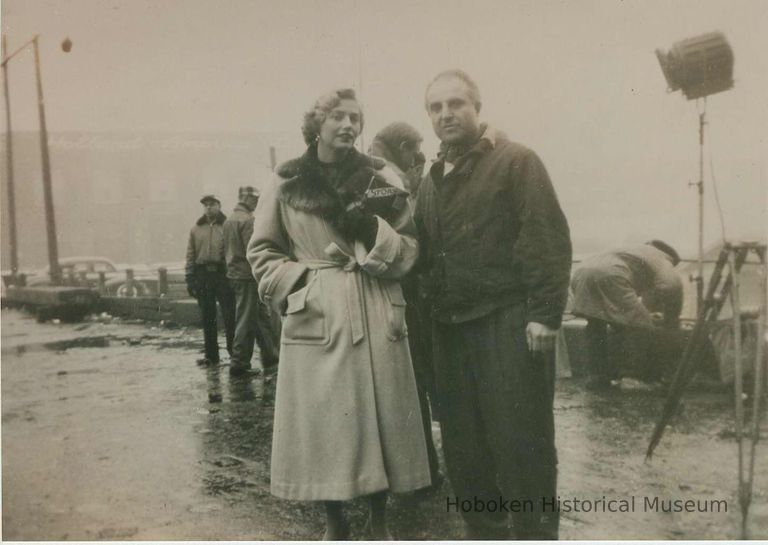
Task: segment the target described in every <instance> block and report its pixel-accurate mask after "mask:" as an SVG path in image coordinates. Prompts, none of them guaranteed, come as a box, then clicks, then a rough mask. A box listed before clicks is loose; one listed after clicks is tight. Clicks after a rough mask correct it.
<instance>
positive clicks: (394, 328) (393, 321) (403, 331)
mask: <svg viewBox="0 0 768 545" xmlns="http://www.w3.org/2000/svg"><path fill="white" fill-rule="evenodd" d="M384 291H386V293H387V298H388V299H389V305H388V308H387V338H388V339H389V340H390V341H399V340H400V339H402V338H403V337H406V336H407V335H408V327H407V326H406V324H405V305H406V303H405V298H404V297H403V289H402V288H401V287H400V283H399V282H391V283H387V284H385V286H384Z"/></svg>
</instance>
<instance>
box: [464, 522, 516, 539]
mask: <svg viewBox="0 0 768 545" xmlns="http://www.w3.org/2000/svg"><path fill="white" fill-rule="evenodd" d="M510 535H511V532H510V530H509V528H508V527H506V526H502V527H499V528H489V527H481V526H474V525H472V524H467V525H466V527H465V529H464V537H465V538H466V539H468V540H472V541H505V540H508V539H509V537H510Z"/></svg>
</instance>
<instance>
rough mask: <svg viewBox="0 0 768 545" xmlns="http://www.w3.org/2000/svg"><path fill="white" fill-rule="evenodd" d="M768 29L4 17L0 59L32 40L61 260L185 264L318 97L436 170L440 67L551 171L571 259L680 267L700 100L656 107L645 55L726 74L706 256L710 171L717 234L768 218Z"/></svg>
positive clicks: (119, 10) (716, 14)
mask: <svg viewBox="0 0 768 545" xmlns="http://www.w3.org/2000/svg"><path fill="white" fill-rule="evenodd" d="M766 23H768V2H765V1H761V0H751V1H748V0H741V1H732V0H719V1H714V0H696V1H685V0H676V1H674V2H670V1H650V0H645V1H642V2H627V1H594V0H593V1H587V0H583V1H563V2H560V1H551V0H550V1H508V0H498V1H497V0H474V1H472V2H468V1H464V2H460V1H455V0H454V1H451V0H442V1H421V2H411V1H404V0H403V1H400V0H392V1H386V2H363V1H356V2H355V1H349V0H344V1H342V0H326V1H322V2H321V1H316V2H311V1H297V0H285V1H280V2H275V1H251V0H248V1H246V0H228V1H225V2H210V1H208V0H205V1H204V0H183V1H182V0H163V1H161V0H154V1H149V0H69V1H66V0H56V1H52V0H51V1H49V0H5V1H3V2H2V30H3V33H4V34H5V35H6V36H7V39H8V46H9V50H10V51H13V50H15V49H16V48H17V47H18V46H19V45H21V44H22V43H23V42H25V41H27V40H28V39H30V38H31V37H32V36H33V35H34V34H36V33H39V34H40V35H41V38H40V44H41V60H42V64H43V83H44V89H45V99H46V112H47V118H48V128H49V130H50V131H51V141H52V144H51V152H52V165H53V184H54V191H55V199H56V206H57V214H58V217H57V219H58V227H59V235H58V238H59V241H60V244H61V246H62V250H61V251H60V253H61V255H76V254H90V253H99V254H104V255H108V257H111V258H112V259H114V260H116V261H173V260H178V259H183V251H184V246H185V244H186V233H187V232H188V229H189V227H190V226H191V224H192V222H193V221H194V220H195V219H196V218H197V217H198V216H199V215H200V212H201V210H200V205H199V204H198V199H199V197H200V195H201V193H202V192H207V191H215V192H217V193H220V194H221V197H222V200H223V201H224V208H225V211H229V210H230V209H231V208H232V206H233V205H234V204H235V203H234V195H235V193H236V189H237V186H238V185H242V184H244V183H252V184H254V185H257V186H259V185H262V184H263V183H264V182H265V180H266V179H267V178H268V176H269V154H268V147H269V145H275V146H276V147H277V150H278V159H280V160H283V159H287V158H289V157H291V156H293V155H295V154H298V153H301V151H302V149H303V143H302V140H301V134H300V130H299V126H300V122H301V117H302V113H303V112H304V111H305V110H306V109H307V108H308V107H309V105H310V104H311V103H312V101H313V100H314V99H315V98H316V97H317V96H318V95H319V94H321V93H323V92H325V91H327V90H330V89H332V88H336V87H346V86H351V87H355V88H356V89H357V90H358V92H359V95H360V98H361V101H362V103H363V107H364V112H365V121H366V126H365V130H364V134H363V140H364V143H365V145H366V146H367V145H368V144H369V143H370V140H371V138H372V136H373V135H374V134H375V132H376V131H377V130H378V129H380V128H381V127H383V126H384V125H386V124H387V123H389V122H391V121H395V120H402V121H407V122H409V123H411V124H413V125H414V126H415V127H416V128H418V129H419V130H420V131H421V132H422V134H423V135H424V137H425V142H424V146H423V147H424V149H425V152H426V153H427V156H428V157H434V155H435V153H436V150H437V141H436V138H435V136H434V133H433V132H432V129H431V126H430V123H429V120H428V117H427V115H426V113H425V111H424V107H423V97H424V91H425V86H426V84H427V82H428V81H429V80H430V79H431V78H432V77H433V76H434V74H436V73H437V72H438V71H440V70H442V69H446V68H454V67H458V68H463V69H465V70H466V71H467V72H469V73H470V74H471V75H472V76H473V77H474V78H475V79H476V81H477V83H478V84H479V86H480V90H481V93H482V98H483V108H482V112H481V116H482V117H483V118H484V119H485V120H487V121H489V122H490V123H491V124H493V125H494V126H495V127H497V128H499V129H501V130H503V131H505V132H506V133H507V134H508V135H509V136H510V138H512V139H513V140H517V141H519V142H521V143H524V144H526V145H528V146H529V147H532V148H533V149H534V150H536V151H537V152H538V153H539V155H540V156H541V157H542V158H543V160H544V162H545V164H546V165H547V168H548V170H549V171H550V175H551V177H552V179H553V182H554V184H555V186H556V189H557V192H558V194H559V196H560V199H561V202H562V205H563V208H564V209H565V212H566V215H567V216H568V219H569V222H570V224H571V229H572V236H573V239H574V245H575V250H576V252H577V253H585V252H593V251H598V250H600V249H605V248H608V247H611V246H615V245H618V244H622V243H625V242H634V241H643V240H647V239H649V238H662V239H665V240H667V241H668V242H670V243H671V244H673V245H675V246H677V247H678V248H679V249H680V250H681V251H682V253H683V254H685V255H687V256H689V257H692V256H694V255H695V252H696V245H697V206H698V205H697V197H696V191H695V189H694V188H692V187H688V185H687V184H688V183H689V182H695V181H696V180H697V178H698V113H697V105H696V103H695V102H690V101H686V100H685V99H684V98H683V96H682V95H681V94H680V93H679V92H678V93H675V94H668V93H667V92H666V82H665V80H664V77H663V75H662V72H661V69H660V67H659V65H658V61H657V59H656V56H655V55H654V49H655V48H663V49H665V50H666V49H669V48H670V47H671V45H672V44H673V43H674V42H676V41H678V40H680V39H684V38H688V37H692V36H695V35H698V34H702V33H704V32H710V31H713V30H720V31H722V32H724V33H725V35H726V37H727V38H728V40H729V42H730V44H731V46H732V48H733V50H734V54H735V59H736V60H735V70H734V78H735V87H734V88H733V89H732V90H730V91H727V92H724V93H720V94H717V95H713V96H711V97H710V98H709V99H708V101H707V115H708V120H709V125H708V131H707V139H708V142H707V154H706V159H705V164H706V166H707V172H708V174H707V178H706V192H707V193H706V199H707V200H706V212H705V217H706V240H707V242H708V243H712V242H715V241H716V240H717V239H718V238H719V237H720V226H719V222H718V221H717V212H716V208H715V205H714V193H713V190H712V179H711V176H710V175H709V165H710V156H711V162H712V164H713V166H714V174H715V176H716V179H717V184H718V189H719V195H720V200H721V203H722V207H723V212H724V215H725V221H726V227H727V229H728V235H729V237H731V238H738V237H739V236H744V235H749V236H754V234H756V233H761V232H763V231H764V230H765V225H766V215H765V210H766V204H768V202H767V199H766V174H767V169H766V157H768V153H766V151H768V150H766V127H768V105H767V102H766V96H768V61H767V60H766V59H767V58H768V56H767V55H766V53H765V51H766V50H768V47H767V46H768V38H766V34H765V28H766ZM66 36H69V37H70V39H71V40H72V41H73V43H74V46H73V48H72V51H71V52H70V53H68V54H65V53H64V52H62V50H61V48H60V45H59V44H60V43H61V41H62V40H63V39H64V38H65V37H66ZM10 70H11V73H10V83H11V97H12V121H13V128H14V130H15V131H16V130H17V131H19V132H20V138H19V141H20V142H24V143H20V144H19V151H18V154H19V155H18V158H17V159H15V161H14V165H15V166H16V182H17V185H18V186H19V187H18V188H17V193H19V194H20V199H22V200H23V201H24V202H23V203H21V204H20V208H21V209H20V211H19V214H20V216H21V218H20V222H26V223H24V226H22V227H21V228H22V229H23V230H24V233H22V235H21V236H22V237H24V240H22V241H21V242H20V246H21V248H20V250H21V252H22V254H23V256H24V257H23V259H22V266H24V265H25V264H39V263H40V262H42V263H44V262H45V255H46V254H45V248H44V245H45V242H44V241H45V239H44V224H43V220H42V198H41V190H40V189H39V187H40V184H41V182H40V180H41V174H40V171H39V168H40V167H39V149H38V148H37V147H36V146H37V144H36V141H35V139H34V137H35V136H36V135H35V134H33V133H32V134H30V132H29V131H32V132H34V131H36V130H37V104H36V99H35V94H34V93H35V83H34V66H33V61H32V55H31V48H30V51H29V52H25V53H23V54H22V55H21V56H20V57H19V58H16V59H14V60H13V61H12V62H11V64H10ZM699 106H701V104H700V105H699ZM3 116H4V114H3ZM22 133H23V134H22ZM169 142H170V144H169ZM222 142H224V144H222ZM4 160H5V159H4V158H3V161H4ZM2 166H3V169H2V175H3V178H5V165H4V164H3V165H2ZM4 181H5V180H4ZM114 188H119V189H114ZM3 191H4V190H3ZM35 192H37V193H35ZM36 195H37V196H36ZM89 195H95V196H94V197H93V198H92V199H91V198H89V197H88V196H89ZM0 198H2V200H3V202H5V200H6V199H5V193H4V192H3V194H2V197H0ZM73 200H76V202H73ZM97 209H98V210H97ZM6 210H7V209H6V204H4V205H3V221H4V223H3V226H4V227H6V221H7V212H6ZM137 229H141V232H140V235H136V236H134V232H136V230H137ZM6 231H7V229H5V228H4V229H3V263H4V265H3V267H4V268H5V267H7V265H5V263H7V236H6ZM94 233H98V236H96V235H94ZM99 237H100V238H99Z"/></svg>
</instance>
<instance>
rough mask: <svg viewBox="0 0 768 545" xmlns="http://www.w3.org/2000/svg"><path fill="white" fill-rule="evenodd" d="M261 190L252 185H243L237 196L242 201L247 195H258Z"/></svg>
mask: <svg viewBox="0 0 768 545" xmlns="http://www.w3.org/2000/svg"><path fill="white" fill-rule="evenodd" d="M258 196H259V190H258V189H256V188H255V187H253V186H250V185H244V186H241V187H240V189H239V190H238V191H237V198H238V199H239V200H240V201H241V202H242V201H243V200H244V199H245V198H246V197H258Z"/></svg>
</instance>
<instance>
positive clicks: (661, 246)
mask: <svg viewBox="0 0 768 545" xmlns="http://www.w3.org/2000/svg"><path fill="white" fill-rule="evenodd" d="M647 244H650V245H651V246H653V247H654V248H656V249H657V250H660V251H662V252H664V253H665V254H667V255H668V256H669V257H671V258H672V265H674V266H677V264H678V263H680V255H679V254H678V253H677V251H676V250H675V249H674V248H673V247H672V246H670V245H669V244H667V243H666V242H664V241H663V240H649V241H648V242H647Z"/></svg>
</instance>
